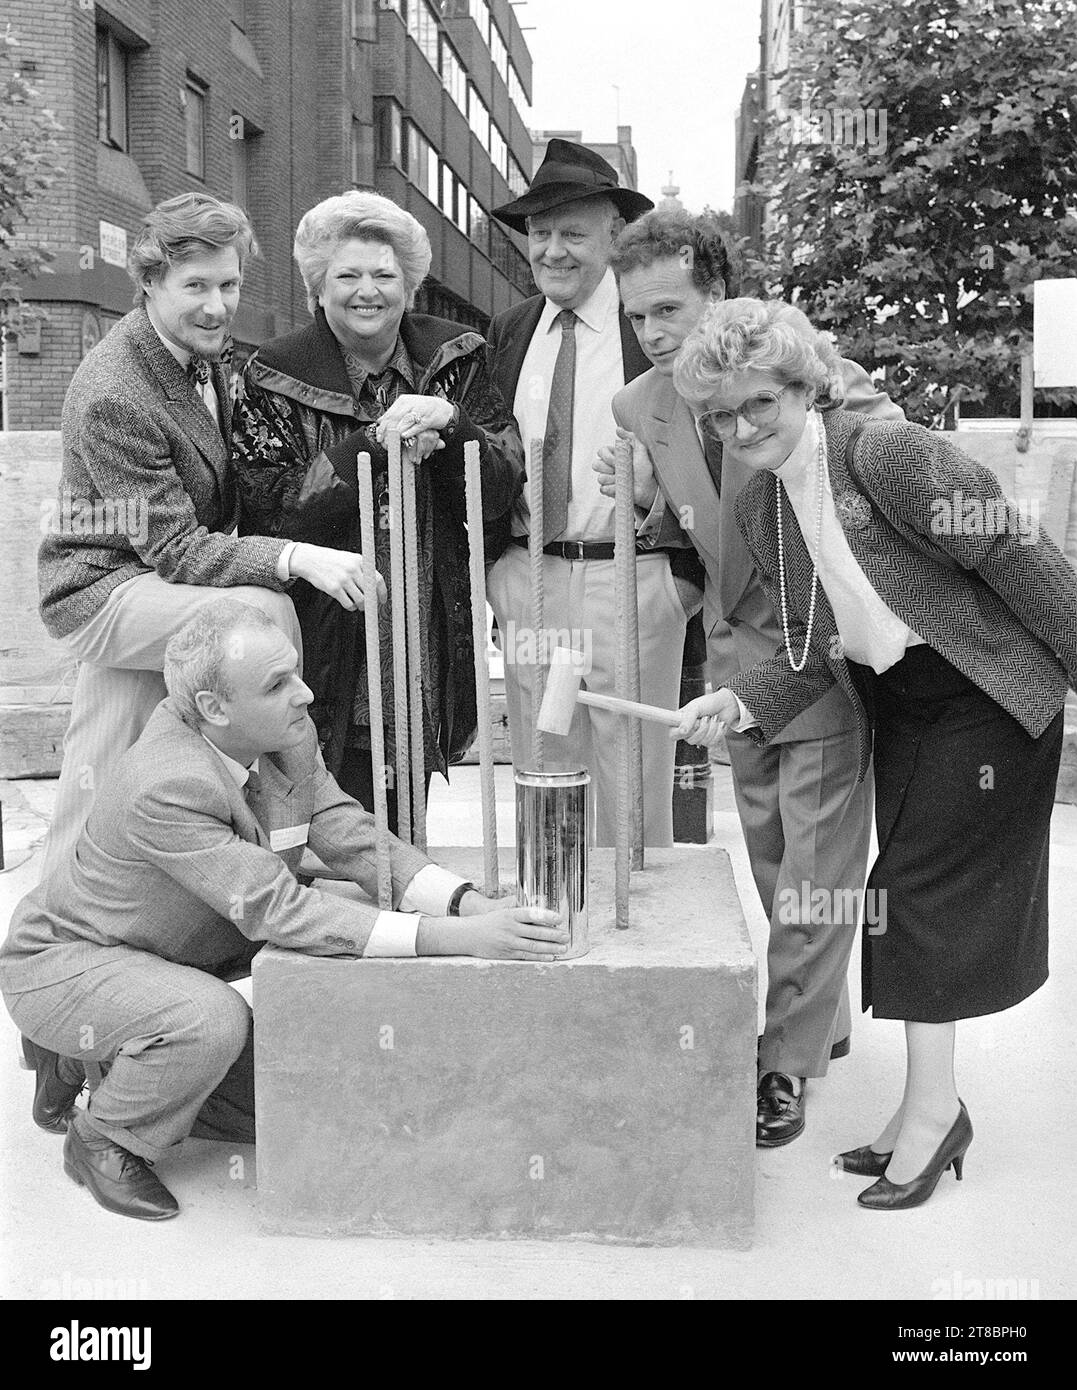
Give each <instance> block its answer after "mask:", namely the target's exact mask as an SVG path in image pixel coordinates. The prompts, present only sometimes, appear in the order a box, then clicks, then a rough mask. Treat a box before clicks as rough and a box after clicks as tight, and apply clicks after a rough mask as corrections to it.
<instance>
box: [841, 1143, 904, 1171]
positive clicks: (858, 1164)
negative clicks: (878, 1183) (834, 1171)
mask: <svg viewBox="0 0 1077 1390" xmlns="http://www.w3.org/2000/svg"><path fill="white" fill-rule="evenodd" d="M891 1158H893V1153H892V1152H891V1153H888V1154H880V1153H876V1152H875V1150H874V1149H873V1148H872V1147H871V1145H870V1144H864V1145H862V1147H861V1148H859V1149H847V1150H846V1151H845V1153H843V1154H835V1155H834V1157H833V1159H832V1160H831V1162H832V1163H833V1164H834V1167H835V1168H840V1169H841V1171H842V1172H843V1173H855V1174H856V1175H857V1177H860V1178H881V1177H882V1175H883V1174H884V1173H885V1172H886V1165H887V1164H888V1163H889V1162H890V1160H891Z"/></svg>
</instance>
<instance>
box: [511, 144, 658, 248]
mask: <svg viewBox="0 0 1077 1390" xmlns="http://www.w3.org/2000/svg"><path fill="white" fill-rule="evenodd" d="M581 198H609V199H610V201H611V202H613V203H615V204H616V205H617V209H618V211H619V212H620V214H621V216H622V217H623V218H625V220H626V221H628V222H632V221H633V220H634V219H635V218H637V217H639V216H641V215H642V214H643V213H645V212H649V211H650V210H651V208H653V207H654V204H653V203H652V202H651V200H650V198H645V197H644V195H643V194H642V193H637V192H636V191H635V190H634V189H632V188H622V187H621V185H620V184H619V183H618V182H617V174H616V173H615V171H614V169H613V166H612V165H610V164H607V163H606V161H605V160H604V159H603V158H602V156H601V155H599V154H595V152H594V150H589V149H588V148H587V146H586V145H575V144H573V143H572V141H571V140H560V139H553V140H551V141H550V143H549V144H548V145H547V146H546V153H545V155H544V156H543V159H542V163H541V164H540V165H539V167H538V168H537V169H536V170H535V177H534V178H533V179H532V180H531V187H530V188H529V189H528V190H527V192H526V193H525V194H524V195H523V196H522V197H520V198H517V199H515V201H513V202H511V203H505V204H504V205H503V206H502V207H499V208H494V213H493V215H494V216H495V217H496V218H497V220H498V221H499V222H504V224H505V226H506V227H511V228H512V230H513V231H514V232H525V233H526V231H527V222H526V221H525V219H526V218H528V217H534V216H535V215H536V214H537V213H540V212H549V211H550V209H551V208H559V207H562V206H563V205H564V204H565V203H578V202H579V201H580V199H581Z"/></svg>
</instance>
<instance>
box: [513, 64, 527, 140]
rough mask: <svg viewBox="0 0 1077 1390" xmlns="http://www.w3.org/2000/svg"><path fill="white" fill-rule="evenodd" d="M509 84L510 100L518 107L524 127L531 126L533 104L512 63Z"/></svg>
mask: <svg viewBox="0 0 1077 1390" xmlns="http://www.w3.org/2000/svg"><path fill="white" fill-rule="evenodd" d="M508 83H509V100H510V101H511V102H512V104H513V106H515V107H516V109H517V111H519V113H520V118H521V120H522V121H523V123H524V125H530V124H531V114H530V113H531V103H530V101H528V99H527V93H526V92H525V91H524V84H523V83H522V82H521V81H520V74H519V73H518V72H517V71H516V69H515V68H514V67H513V65H512V63H511V62H510V63H509V77H508Z"/></svg>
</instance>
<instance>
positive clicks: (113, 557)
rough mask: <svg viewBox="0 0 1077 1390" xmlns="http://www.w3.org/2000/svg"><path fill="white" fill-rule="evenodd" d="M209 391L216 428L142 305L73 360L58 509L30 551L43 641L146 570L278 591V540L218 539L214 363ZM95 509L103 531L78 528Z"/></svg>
mask: <svg viewBox="0 0 1077 1390" xmlns="http://www.w3.org/2000/svg"><path fill="white" fill-rule="evenodd" d="M214 385H215V387H216V389H217V397H218V400H219V401H220V402H221V403H222V408H221V417H222V418H221V425H220V426H218V425H217V423H216V422H215V421H214V420H213V418H212V417H211V415H210V414H209V411H208V410H207V409H206V407H205V405H204V404H203V402H202V400H201V398H200V397H199V396H198V395H197V394H196V393H195V391H194V389H193V387H192V386H191V383H190V382H189V381H188V379H187V375H186V373H185V372H184V370H183V368H182V367H181V366H180V364H179V362H178V361H177V360H176V358H175V357H173V355H172V354H171V353H170V352H169V351H168V349H167V348H166V347H165V346H164V344H163V343H162V342H161V340H160V338H159V337H158V336H157V333H156V330H155V329H154V327H153V325H152V324H151V323H150V321H149V319H148V317H147V316H146V311H145V310H144V309H141V308H139V309H134V310H132V312H131V313H129V314H128V315H127V316H126V317H125V318H123V319H121V320H120V322H119V323H118V324H117V325H116V327H115V328H113V329H112V331H111V332H110V333H109V334H108V335H107V337H105V338H104V339H103V340H102V341H101V342H100V343H98V345H97V346H96V347H95V348H94V349H93V350H92V351H91V352H89V353H88V354H87V355H86V357H85V358H84V360H83V361H82V363H81V364H80V365H79V368H78V370H77V371H76V372H75V375H74V377H73V378H72V380H71V385H70V386H69V387H68V390H67V395H66V397H65V399H64V409H63V418H62V430H63V449H64V461H63V471H62V473H61V477H60V489H59V499H58V506H57V512H56V515H55V516H54V519H53V529H51V530H50V531H49V533H48V534H47V535H46V536H45V537H44V539H43V540H42V542H41V546H40V549H39V551H38V586H39V589H40V594H41V618H42V621H43V622H44V624H45V627H46V628H47V629H48V631H49V633H50V634H51V635H52V636H53V637H65V636H66V635H67V634H68V633H70V632H74V631H75V629H76V628H79V627H81V626H82V624H83V623H85V622H87V621H88V620H89V619H90V618H91V617H93V615H94V613H96V612H97V610H98V609H99V608H100V607H101V605H102V604H103V603H104V602H105V599H106V598H107V597H108V595H109V594H110V593H111V592H112V590H113V589H114V588H116V586H117V585H118V584H122V583H123V582H124V581H125V580H127V579H133V578H134V577H135V576H136V575H138V574H146V573H148V572H149V571H151V570H155V571H156V572H157V574H159V575H160V577H161V578H162V579H164V580H167V581H168V582H169V583H176V584H210V585H216V586H220V587H231V586H232V585H237V584H257V585H260V586H262V587H263V588H267V589H276V590H280V589H283V588H284V585H283V584H282V583H281V581H280V580H279V579H278V578H277V573H276V567H277V560H278V559H279V557H280V552H281V550H282V549H283V548H284V545H285V542H284V541H282V540H271V539H269V538H268V537H265V536H240V537H236V536H230V535H228V532H229V531H231V530H232V529H233V527H234V526H235V524H236V520H237V503H236V489H235V485H234V483H233V480H232V473H231V468H230V465H229V461H228V454H229V445H230V441H231V407H230V405H229V404H228V401H229V396H228V391H227V386H226V382H225V377H224V373H223V371H222V370H221V368H220V367H219V366H218V367H216V368H215V369H214ZM222 429H223V431H224V433H223V434H222ZM95 510H96V513H97V515H98V517H99V518H100V523H101V524H97V522H94V523H93V524H90V525H87V524H86V521H87V519H88V518H90V517H92V516H93V514H94V512H95ZM117 519H119V520H120V525H119V526H117V524H116V523H117Z"/></svg>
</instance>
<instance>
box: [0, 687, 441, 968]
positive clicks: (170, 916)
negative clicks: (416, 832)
mask: <svg viewBox="0 0 1077 1390" xmlns="http://www.w3.org/2000/svg"><path fill="white" fill-rule="evenodd" d="M303 842H305V843H306V844H309V846H310V848H311V849H312V850H313V851H314V853H315V854H316V855H317V856H318V858H319V859H321V861H322V862H323V863H324V864H326V865H327V866H328V867H329V868H330V869H332V870H333V871H334V872H336V873H339V874H341V875H343V876H344V877H346V878H348V879H350V880H351V881H352V882H354V883H358V884H359V885H360V886H361V887H362V888H363V889H364V891H365V892H366V893H367V895H368V896H369V897H370V898H371V899H372V900H374V901H376V899H377V864H376V857H375V852H374V850H375V840H374V818H373V816H371V815H370V813H369V812H368V811H366V810H364V809H363V807H362V806H360V805H359V803H358V802H356V801H353V800H352V798H351V797H349V796H347V795H345V793H344V792H342V791H341V789H340V787H338V786H337V784H336V782H335V781H334V780H333V778H332V777H331V776H330V774H329V773H328V772H327V771H326V768H325V764H324V763H323V761H322V757H321V753H320V752H319V751H318V738H317V731H316V730H315V728H314V725H313V723H311V722H310V721H309V720H308V722H307V737H306V739H305V740H304V741H303V742H302V743H301V744H299V746H298V747H296V748H293V749H289V750H287V751H285V752H282V753H267V754H265V753H264V754H263V755H262V756H261V757H260V758H259V760H258V774H257V785H256V788H255V790H253V791H252V792H251V794H250V798H249V800H248V798H247V796H245V794H244V789H243V788H242V787H240V786H238V785H237V783H236V781H235V779H234V778H233V777H232V776H231V775H230V774H229V772H228V769H227V767H226V766H225V764H224V763H223V762H222V761H221V759H220V757H219V756H218V755H217V753H215V752H214V750H213V749H212V748H211V747H210V746H209V744H208V743H207V742H206V740H205V739H204V738H203V737H202V735H201V734H200V733H198V732H197V731H196V730H194V729H192V728H190V727H189V726H188V725H186V724H184V722H183V721H182V720H181V719H180V717H179V715H178V714H177V713H176V711H175V709H174V707H173V705H172V702H171V700H163V701H162V702H161V703H160V704H159V705H158V706H157V708H156V710H154V712H153V714H152V716H151V717H150V721H149V723H148V724H147V725H146V728H145V729H144V730H143V732H142V736H141V737H140V738H139V740H138V742H137V743H135V744H134V745H133V746H132V747H131V748H129V749H128V750H127V752H126V753H125V754H124V755H123V757H122V758H121V759H120V761H119V763H118V764H117V765H116V770H115V771H114V772H113V774H112V776H111V777H110V778H109V780H108V782H107V783H106V784H105V786H104V787H103V788H102V789H101V791H100V792H99V793H98V795H97V799H96V801H95V802H94V808H93V810H92V811H91V813H90V818H89V821H88V822H87V824H86V827H85V829H84V830H83V832H82V834H81V836H80V838H79V841H78V846H77V848H76V851H75V854H74V856H73V857H72V860H71V862H70V864H66V865H64V866H63V867H62V868H61V869H60V871H59V872H58V873H57V874H55V875H54V876H52V877H51V878H50V879H49V880H48V881H47V882H43V883H41V884H39V885H38V887H37V888H35V889H34V890H33V891H32V892H31V893H29V894H28V895H27V896H26V897H25V898H24V899H23V900H22V902H20V903H19V905H18V907H16V909H15V913H14V915H13V917H12V920H11V929H10V932H9V935H8V939H7V941H6V942H5V944H4V946H3V949H2V950H0V987H2V988H3V990H4V992H5V993H11V992H17V991H21V990H27V989H40V988H41V987H42V986H44V985H48V984H53V983H55V982H56V981H58V980H62V979H70V978H71V977H72V976H74V975H78V974H81V972H82V971H83V970H84V969H87V968H88V967H89V965H91V964H93V963H95V962H97V961H99V960H100V948H101V947H102V946H125V947H128V948H131V949H134V950H139V951H148V952H150V953H151V954H153V955H155V956H161V957H162V958H163V959H165V960H169V961H173V962H176V963H178V964H180V965H191V966H195V967H198V968H200V969H203V970H210V971H212V970H214V968H216V967H219V966H222V965H224V964H226V963H228V962H230V961H233V960H235V959H236V958H237V957H238V956H240V955H242V953H243V951H244V948H245V947H247V946H248V945H249V943H251V942H263V941H269V942H272V943H273V944H274V945H276V946H283V947H285V948H286V949H289V950H295V951H303V952H305V953H306V954H308V955H320V956H327V955H356V956H359V955H362V953H363V950H364V948H365V946H366V943H367V940H368V938H369V936H370V932H371V929H372V927H373V925H374V922H375V919H376V917H377V912H378V909H377V908H376V907H375V906H373V905H370V906H367V905H366V904H364V903H359V902H355V901H353V900H350V899H346V898H342V897H338V896H334V895H332V894H329V893H321V892H318V891H317V890H316V889H313V888H303V887H301V886H300V885H299V883H298V882H297V880H296V877H295V870H296V869H297V868H298V865H299V861H300V858H301V856H302V852H303ZM278 846H279V848H278ZM390 855H391V860H390V862H391V867H392V876H393V903H394V905H395V904H397V903H399V901H400V899H401V897H402V895H403V893H404V890H405V889H406V888H407V886H408V884H409V883H410V882H411V880H412V879H413V878H414V877H415V875H416V874H417V873H418V872H419V870H420V869H422V868H424V867H426V866H427V865H428V864H429V863H430V860H429V859H427V857H426V856H425V855H424V854H421V853H420V852H419V851H418V850H416V849H413V848H412V846H411V845H406V844H404V843H403V842H402V841H400V840H398V839H396V838H395V836H391V837H390Z"/></svg>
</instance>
